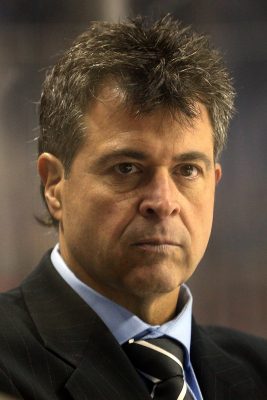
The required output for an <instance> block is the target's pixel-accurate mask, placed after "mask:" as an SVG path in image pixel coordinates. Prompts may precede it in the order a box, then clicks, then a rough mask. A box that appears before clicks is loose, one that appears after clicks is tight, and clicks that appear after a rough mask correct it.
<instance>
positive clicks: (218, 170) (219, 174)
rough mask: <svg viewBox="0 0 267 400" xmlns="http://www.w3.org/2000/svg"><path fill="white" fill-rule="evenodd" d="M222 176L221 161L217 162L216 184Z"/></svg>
mask: <svg viewBox="0 0 267 400" xmlns="http://www.w3.org/2000/svg"><path fill="white" fill-rule="evenodd" d="M221 178H222V166H221V164H219V163H216V164H215V183H216V185H217V184H218V183H219V182H220V180H221Z"/></svg>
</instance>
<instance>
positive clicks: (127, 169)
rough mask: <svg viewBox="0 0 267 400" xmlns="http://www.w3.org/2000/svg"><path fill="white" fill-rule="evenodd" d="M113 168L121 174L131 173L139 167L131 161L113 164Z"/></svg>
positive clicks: (137, 170)
mask: <svg viewBox="0 0 267 400" xmlns="http://www.w3.org/2000/svg"><path fill="white" fill-rule="evenodd" d="M114 169H115V171H116V172H118V173H119V174H121V175H131V174H134V173H136V172H139V169H138V168H137V167H136V166H135V165H134V164H132V163H120V164H117V165H115V167H114Z"/></svg>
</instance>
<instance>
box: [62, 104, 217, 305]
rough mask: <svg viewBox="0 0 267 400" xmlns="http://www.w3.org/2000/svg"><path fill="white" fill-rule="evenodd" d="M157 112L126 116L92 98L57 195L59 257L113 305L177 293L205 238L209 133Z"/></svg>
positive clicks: (201, 121)
mask: <svg viewBox="0 0 267 400" xmlns="http://www.w3.org/2000/svg"><path fill="white" fill-rule="evenodd" d="M192 122H193V123H191V124H185V123H184V122H181V120H179V118H176V119H173V118H171V117H170V116H169V114H168V113H166V112H164V110H160V111H157V112H153V113H151V114H149V115H146V116H143V117H139V118H134V117H133V116H131V115H130V114H128V113H127V112H125V110H122V109H121V108H120V107H119V106H118V104H117V102H116V101H104V102H100V101H96V102H95V104H94V105H93V106H92V107H91V108H90V112H89V113H88V115H87V118H86V123H87V128H88V135H87V138H86V143H85V145H84V146H83V147H82V149H81V150H80V151H79V152H78V154H77V156H76V157H75V159H74V161H73V164H72V167H71V171H70V175H69V176H68V178H67V179H64V180H63V182H61V184H62V185H61V189H60V193H61V194H60V196H61V197H60V203H61V212H60V218H59V219H60V250H61V254H62V256H63V258H64V259H65V261H66V263H67V264H68V265H69V267H70V268H72V270H73V271H74V272H75V273H76V274H77V276H79V277H80V278H81V279H82V280H83V281H85V282H86V283H88V284H89V285H90V286H91V287H93V288H95V289H96V290H98V291H99V292H101V293H102V294H104V295H106V296H107V297H110V298H112V299H113V300H114V301H117V302H118V303H121V304H127V301H128V300H127V299H129V298H131V297H132V298H134V297H136V298H142V299H146V298H150V297H153V296H154V297H156V296H161V295H162V294H165V293H166V294H167V293H172V292H173V293H174V292H178V288H179V285H181V283H183V282H185V281H186V280H187V279H188V278H189V277H190V275H191V274H192V273H193V272H194V270H195V268H196V266H197V264H198V263H199V261H200V259H201V258H202V256H203V253H204V251H205V249H206V246H207V243H208V239H209V236H210V231H211V225H212V215H213V204H214V191H215V184H216V181H218V180H219V178H220V176H221V170H220V166H219V165H217V164H214V158H213V139H212V127H211V124H210V121H209V118H208V114H207V112H206V109H205V108H204V106H200V115H199V117H198V118H196V119H195V120H194V121H192Z"/></svg>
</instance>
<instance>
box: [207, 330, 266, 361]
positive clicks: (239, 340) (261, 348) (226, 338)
mask: <svg viewBox="0 0 267 400" xmlns="http://www.w3.org/2000/svg"><path fill="white" fill-rule="evenodd" d="M201 329H202V331H203V332H204V333H205V334H206V335H207V336H208V337H209V338H210V339H211V340H212V341H214V342H215V343H216V344H217V346H219V347H220V348H221V349H222V350H223V351H225V352H227V353H229V354H231V355H232V356H234V355H235V354H239V355H240V356H242V355H243V354H244V355H245V357H246V358H248V357H249V355H250V354H255V353H259V355H261V356H263V355H265V354H267V340H266V339H264V338H262V337H258V336H255V335H252V334H248V333H245V332H242V331H238V330H236V329H231V328H226V327H221V326H202V327H201ZM265 361H266V363H267V358H265Z"/></svg>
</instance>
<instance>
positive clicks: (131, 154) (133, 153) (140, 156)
mask: <svg viewBox="0 0 267 400" xmlns="http://www.w3.org/2000/svg"><path fill="white" fill-rule="evenodd" d="M121 157H125V158H132V159H134V160H140V161H144V160H147V159H148V158H150V156H149V154H148V153H146V152H144V151H137V150H133V149H128V148H124V149H114V150H112V151H111V152H110V153H107V154H103V155H102V156H100V157H99V158H98V159H97V160H96V165H101V164H105V163H109V162H111V161H113V160H114V161H115V160H116V159H118V158H121ZM173 160H174V161H175V162H189V161H202V162H204V164H205V165H206V168H207V169H209V168H210V167H211V164H212V162H211V160H210V158H209V157H208V156H207V155H206V154H205V153H202V152H200V151H189V152H186V153H181V154H177V155H175V156H174V157H173Z"/></svg>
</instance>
